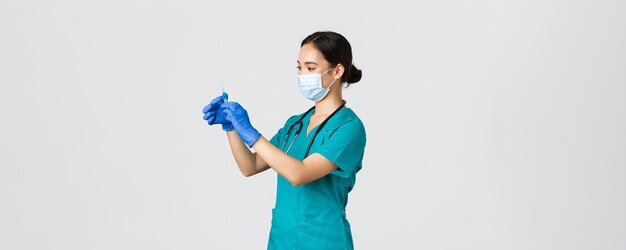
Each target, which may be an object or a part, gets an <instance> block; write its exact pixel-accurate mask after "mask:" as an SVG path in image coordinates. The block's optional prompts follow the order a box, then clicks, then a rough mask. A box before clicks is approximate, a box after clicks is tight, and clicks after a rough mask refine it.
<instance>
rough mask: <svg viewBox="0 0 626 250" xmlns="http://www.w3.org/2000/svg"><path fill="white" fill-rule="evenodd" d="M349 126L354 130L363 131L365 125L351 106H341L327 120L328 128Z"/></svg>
mask: <svg viewBox="0 0 626 250" xmlns="http://www.w3.org/2000/svg"><path fill="white" fill-rule="evenodd" d="M339 128H349V129H355V130H357V131H355V132H363V133H365V126H364V125H363V122H362V121H361V119H360V118H359V116H358V115H357V114H356V112H354V110H352V109H351V108H348V107H346V108H343V109H341V110H339V112H337V114H335V116H334V117H332V119H330V120H329V121H328V129H333V130H334V129H339Z"/></svg>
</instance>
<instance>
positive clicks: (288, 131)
mask: <svg viewBox="0 0 626 250" xmlns="http://www.w3.org/2000/svg"><path fill="white" fill-rule="evenodd" d="M344 106H346V100H342V102H341V105H340V106H339V108H337V109H336V110H335V111H333V113H332V114H330V115H329V116H328V118H326V119H325V120H324V121H323V122H322V123H321V124H320V125H319V127H318V128H317V130H316V131H315V133H314V134H313V137H312V138H311V141H309V146H307V148H306V153H304V158H306V157H307V156H309V150H311V145H313V141H314V140H315V137H316V136H317V133H319V132H320V131H322V128H323V127H324V125H326V122H327V121H328V120H330V118H332V117H333V116H334V115H335V114H336V113H337V111H339V110H340V109H341V108H343V107H344ZM314 108H315V106H313V107H311V108H310V109H309V110H307V111H306V112H304V114H303V115H302V116H300V118H299V119H298V120H297V121H296V122H295V123H294V124H292V125H291V127H289V129H288V130H287V135H285V139H284V140H283V145H282V146H281V147H280V148H281V149H283V150H284V149H285V144H286V143H287V139H288V138H289V135H290V134H291V130H292V129H293V128H294V127H295V126H296V125H298V130H297V131H296V134H295V136H294V137H293V140H292V141H291V144H289V148H287V151H285V153H289V150H290V149H291V146H293V143H294V142H295V141H296V139H297V138H298V135H299V134H300V131H302V126H303V124H304V123H303V122H302V119H304V117H305V116H306V115H307V114H309V112H311V110H313V109H314Z"/></svg>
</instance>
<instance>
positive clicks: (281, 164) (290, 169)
mask: <svg viewBox="0 0 626 250" xmlns="http://www.w3.org/2000/svg"><path fill="white" fill-rule="evenodd" d="M244 147H245V145H244ZM252 147H254V150H255V151H256V153H257V154H258V155H259V156H261V158H263V159H264V160H265V162H266V163H267V164H268V165H269V166H270V167H271V168H273V169H274V170H275V171H276V172H278V174H280V175H281V176H283V177H284V178H285V179H287V180H288V181H289V182H291V184H292V185H294V186H298V185H300V184H302V181H303V179H304V176H303V174H304V167H303V165H304V163H303V162H302V161H300V160H298V159H296V158H293V157H291V156H290V155H288V154H286V153H284V152H283V151H281V150H280V149H278V148H277V147H275V146H274V145H273V144H272V143H271V142H269V141H268V140H267V139H265V137H263V136H261V138H259V140H258V141H256V142H255V143H254V144H253V145H252Z"/></svg>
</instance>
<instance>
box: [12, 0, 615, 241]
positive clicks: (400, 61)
mask: <svg viewBox="0 0 626 250" xmlns="http://www.w3.org/2000/svg"><path fill="white" fill-rule="evenodd" d="M624 13H626V2H624V1H527V0H525V1H495V0H494V1H471V2H470V1H430V2H415V1H402V2H401V1H398V2H393V1H383V2H378V1H349V2H348V1H287V0H284V1H249V2H237V1H226V0H223V1H117V0H116V1H16V0H3V1H1V2H0V83H1V89H0V115H1V119H2V120H1V123H0V166H1V167H0V249H63V250H68V249H76V250H79V249H80V250H83V249H264V248H265V247H266V244H267V239H268V235H269V229H270V219H271V208H272V207H273V206H274V202H275V192H276V172H275V171H273V170H271V169H270V170H268V171H266V172H263V173H261V174H258V175H256V176H253V177H251V178H246V177H243V176H242V175H241V173H240V172H239V170H238V169H237V166H236V164H235V161H234V159H233V157H232V155H231V152H230V149H229V146H228V141H227V138H226V136H225V133H224V132H223V131H222V130H221V127H219V126H208V125H207V124H206V122H205V121H204V120H203V119H202V115H203V114H202V108H203V107H204V106H205V105H206V104H208V102H209V101H210V100H211V99H212V98H214V97H215V96H217V95H219V94H220V92H221V86H220V83H219V82H220V78H221V79H222V81H223V84H224V88H225V89H226V91H227V92H228V93H229V94H230V100H232V101H237V102H240V103H241V104H242V105H243V106H244V107H245V108H246V109H247V110H248V113H249V114H250V117H251V121H252V124H253V125H254V126H255V127H256V128H257V129H258V130H259V131H260V132H261V133H262V134H263V135H264V136H265V137H266V138H268V139H269V138H271V137H272V136H273V135H274V134H275V133H276V132H277V131H278V128H280V127H281V126H282V125H283V124H284V122H285V121H286V119H287V118H288V117H289V116H291V115H294V114H298V113H301V112H304V111H305V110H306V109H307V108H309V107H310V106H311V105H313V103H312V102H310V101H308V100H306V99H305V98H304V97H303V96H302V95H301V94H300V92H299V91H298V89H297V87H296V86H297V85H296V59H297V55H298V52H299V45H300V42H301V40H302V39H303V38H305V37H306V36H307V35H309V34H311V33H313V32H315V31H318V30H332V31H336V32H339V33H341V34H343V35H344V36H345V37H346V38H347V39H348V40H349V41H350V42H351V44H352V49H353V53H354V63H355V65H356V66H357V67H359V68H361V69H362V70H363V78H362V80H361V81H360V82H359V83H357V84H355V85H354V86H351V87H349V88H347V89H345V91H344V98H345V99H346V100H347V101H348V103H347V105H348V107H351V108H352V109H353V110H354V111H355V112H356V113H357V114H358V115H359V116H360V117H361V119H362V120H363V122H364V124H365V127H366V130H367V146H366V152H365V158H364V161H363V169H362V170H361V171H360V172H359V173H358V175H357V183H356V186H355V188H354V190H353V191H352V192H351V193H350V199H349V203H348V207H347V213H348V219H349V220H350V222H351V224H352V232H353V236H354V244H355V247H356V248H357V249H427V250H437V249H481V250H484V249H498V250H500V249H519V250H525V249H546V250H547V249H550V250H552V249H568V250H571V249H625V248H626V29H625V27H624V25H625V24H626V15H624Z"/></svg>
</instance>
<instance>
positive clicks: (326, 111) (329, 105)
mask: <svg viewBox="0 0 626 250" xmlns="http://www.w3.org/2000/svg"><path fill="white" fill-rule="evenodd" d="M338 92H339V91H333V90H331V91H330V93H328V95H327V96H326V97H324V99H322V100H321V101H319V102H316V103H315V110H314V111H313V114H312V115H314V116H316V117H325V116H329V115H330V114H332V113H333V112H334V111H335V110H336V109H337V108H339V106H341V103H342V102H343V99H342V97H341V92H339V93H338Z"/></svg>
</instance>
